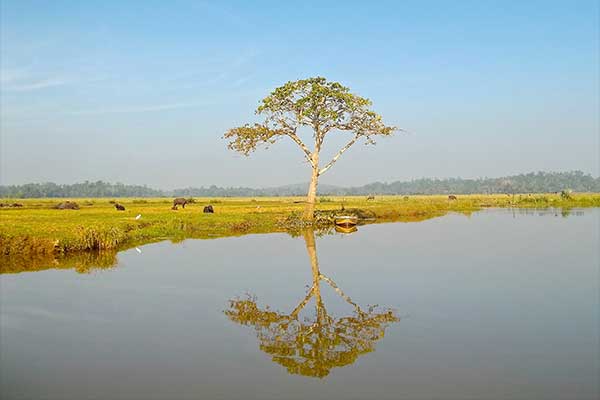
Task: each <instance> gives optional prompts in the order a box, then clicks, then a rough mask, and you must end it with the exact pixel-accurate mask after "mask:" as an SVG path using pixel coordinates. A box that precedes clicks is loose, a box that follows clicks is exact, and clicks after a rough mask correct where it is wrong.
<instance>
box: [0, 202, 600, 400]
mask: <svg viewBox="0 0 600 400" xmlns="http://www.w3.org/2000/svg"><path fill="white" fill-rule="evenodd" d="M599 230H600V209H585V210H571V211H570V212H562V213H561V212H560V210H506V209H503V210H485V211H481V212H477V213H474V214H472V215H471V216H468V217H467V216H464V215H460V214H449V215H446V216H444V217H440V218H434V219H430V220H427V221H423V222H415V223H389V224H374V225H365V226H360V227H359V228H358V231H357V232H355V233H352V234H349V235H344V234H329V235H319V234H315V233H314V232H310V231H305V232H301V233H299V234H298V235H297V236H295V237H293V236H291V235H288V234H266V235H248V236H242V237H235V238H224V239H214V240H186V241H183V242H181V243H176V244H174V243H170V242H160V243H156V244H149V245H146V246H142V247H140V248H139V249H130V250H127V251H124V252H121V253H119V254H118V257H117V258H118V263H117V265H116V266H115V267H114V268H110V269H98V270H94V271H93V272H91V273H86V274H81V273H77V272H76V271H75V270H74V269H69V270H64V269H61V270H59V269H48V270H44V271H37V272H24V273H19V274H3V275H2V276H1V278H0V289H1V290H0V300H1V303H0V323H1V325H0V363H1V369H0V379H1V380H0V383H1V389H0V395H1V396H0V397H1V398H2V399H4V400H6V399H88V398H94V399H95V398H97V399H307V398H310V399H507V398H511V399H597V398H598V397H599V396H600V389H599V375H600V367H599V358H600V343H599V337H600V332H599V326H600V320H599V318H600V317H599V313H600V304H599V303H600V296H599V293H600V288H599V285H600V283H599V281H600V280H599V278H600V277H599V269H600V267H599V265H600V256H599V243H600V237H599V236H600V235H599Z"/></svg>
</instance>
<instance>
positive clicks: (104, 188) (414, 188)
mask: <svg viewBox="0 0 600 400" xmlns="http://www.w3.org/2000/svg"><path fill="white" fill-rule="evenodd" d="M307 186H308V184H297V185H287V186H279V187H273V188H265V189H252V188H245V187H227V188H223V187H218V186H215V185H212V186H208V187H199V188H193V187H190V188H187V189H176V190H158V189H152V188H149V187H147V186H140V185H125V184H123V183H107V182H103V181H97V182H88V181H85V182H83V183H75V184H71V185H59V184H56V183H28V184H25V185H11V186H0V197H5V198H6V197H10V198H33V197H173V196H182V197H191V196H195V197H258V196H301V195H305V194H306V189H307ZM565 189H570V190H573V191H574V192H600V178H594V177H592V176H591V175H589V174H585V173H583V172H581V171H570V172H537V173H534V172H532V173H528V174H521V175H514V176H506V177H502V178H478V179H462V178H447V179H432V178H421V179H414V180H411V181H405V182H401V181H397V182H391V183H382V182H374V183H370V184H368V185H364V186H357V187H347V188H346V187H340V186H332V185H326V184H322V185H320V186H319V195H342V196H344V195H346V196H351V195H369V194H373V195H375V194H402V195H405V194H449V193H453V194H472V193H490V194H491V193H509V194H510V193H550V192H558V191H561V190H565Z"/></svg>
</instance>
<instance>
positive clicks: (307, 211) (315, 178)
mask: <svg viewBox="0 0 600 400" xmlns="http://www.w3.org/2000/svg"><path fill="white" fill-rule="evenodd" d="M317 159H318V157H317ZM313 161H314V157H313ZM315 165H316V167H313V170H312V176H311V177H310V185H308V194H307V195H306V207H305V208H304V215H303V216H302V218H303V219H304V220H305V221H312V220H313V219H314V217H315V203H316V202H317V185H318V183H319V164H318V163H315Z"/></svg>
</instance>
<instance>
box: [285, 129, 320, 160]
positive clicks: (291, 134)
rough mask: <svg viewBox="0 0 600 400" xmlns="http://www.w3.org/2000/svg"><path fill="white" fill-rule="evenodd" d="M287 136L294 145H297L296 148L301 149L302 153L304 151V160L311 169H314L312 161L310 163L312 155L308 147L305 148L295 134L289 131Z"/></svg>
mask: <svg viewBox="0 0 600 400" xmlns="http://www.w3.org/2000/svg"><path fill="white" fill-rule="evenodd" d="M287 135H288V136H289V137H290V138H291V139H292V140H293V141H294V142H296V144H298V146H300V148H301V149H302V151H304V154H305V155H306V159H307V160H308V162H309V163H310V165H312V166H313V168H314V167H315V165H314V164H313V161H312V153H311V152H310V150H309V149H308V147H306V145H305V144H304V143H303V142H302V140H300V138H299V137H298V135H296V132H293V131H290V132H288V133H287Z"/></svg>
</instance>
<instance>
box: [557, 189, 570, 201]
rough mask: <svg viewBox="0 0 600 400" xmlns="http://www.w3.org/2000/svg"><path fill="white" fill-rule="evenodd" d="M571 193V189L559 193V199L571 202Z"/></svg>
mask: <svg viewBox="0 0 600 400" xmlns="http://www.w3.org/2000/svg"><path fill="white" fill-rule="evenodd" d="M571 193H573V191H572V190H571V189H565V190H562V191H561V192H560V198H561V199H563V200H571V199H572V198H573V196H571Z"/></svg>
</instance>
